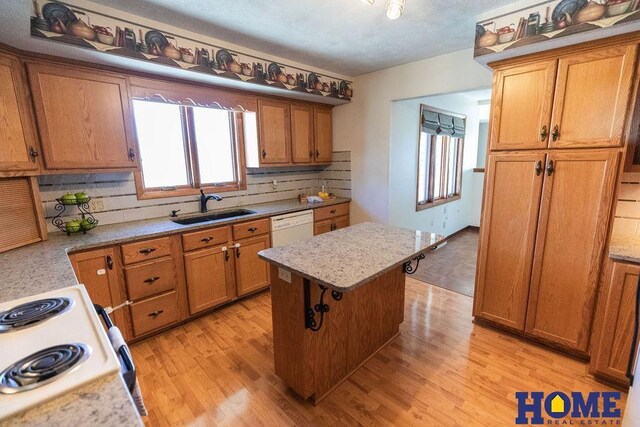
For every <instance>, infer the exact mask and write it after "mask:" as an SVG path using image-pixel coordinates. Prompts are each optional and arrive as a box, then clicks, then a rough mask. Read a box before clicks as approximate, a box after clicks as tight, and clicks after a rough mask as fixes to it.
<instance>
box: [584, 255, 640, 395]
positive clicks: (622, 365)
mask: <svg viewBox="0 0 640 427" xmlns="http://www.w3.org/2000/svg"><path fill="white" fill-rule="evenodd" d="M611 264H612V266H611V268H610V270H611V272H610V275H609V276H608V277H606V278H605V283H603V287H602V290H601V298H600V304H602V305H603V310H602V311H601V313H603V316H602V317H600V319H602V320H601V323H600V327H599V329H600V339H599V340H598V341H597V342H595V343H594V355H593V356H594V357H593V359H592V364H593V365H594V366H593V371H594V373H595V374H596V375H602V376H604V377H607V378H610V379H613V380H614V381H617V382H618V383H620V384H628V383H629V380H628V379H627V377H626V373H627V364H628V362H629V355H630V354H631V353H630V352H631V345H632V344H633V343H632V338H633V328H634V325H635V318H636V316H637V314H636V307H635V301H636V292H638V277H639V276H640V265H637V264H625V263H621V262H611ZM598 310H599V311H600V308H598Z"/></svg>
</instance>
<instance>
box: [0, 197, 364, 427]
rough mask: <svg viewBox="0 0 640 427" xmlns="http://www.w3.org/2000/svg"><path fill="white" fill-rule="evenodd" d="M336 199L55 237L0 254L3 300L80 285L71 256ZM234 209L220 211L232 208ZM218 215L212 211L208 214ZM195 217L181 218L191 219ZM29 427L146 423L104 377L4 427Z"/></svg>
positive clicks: (118, 381)
mask: <svg viewBox="0 0 640 427" xmlns="http://www.w3.org/2000/svg"><path fill="white" fill-rule="evenodd" d="M349 201H351V199H348V198H336V199H332V200H327V201H325V202H323V203H314V204H308V203H301V202H299V201H298V200H297V199H292V200H281V201H276V202H269V203H261V204H255V205H245V206H242V208H243V209H249V210H253V211H255V212H256V213H255V214H250V215H244V216H242V217H236V218H227V219H221V220H215V221H207V222H202V223H198V224H190V225H179V224H176V223H174V222H171V220H170V219H169V218H168V217H166V218H157V219H151V220H144V221H134V222H128V223H123V224H115V225H107V226H99V227H97V228H95V229H94V230H91V231H90V232H89V233H87V234H86V235H84V234H75V235H71V236H67V235H66V234H64V233H51V234H49V240H47V241H45V242H40V243H34V244H32V245H29V246H24V247H22V248H18V249H13V250H11V251H8V252H4V253H0V278H1V280H2V285H0V302H5V301H9V300H13V299H18V298H22V297H27V296H31V295H35V294H39V293H42V292H48V291H52V290H55V289H60V288H65V287H67V286H72V285H76V284H78V281H77V279H76V276H75V274H74V272H73V269H72V267H71V263H70V261H69V257H68V255H67V254H68V253H70V252H76V251H80V250H87V249H93V248H98V247H104V246H110V245H116V244H120V243H123V242H128V241H133V240H140V239H149V238H153V237H158V236H163V235H169V234H175V233H182V232H186V231H193V230H198V229H204V228H209V227H214V226H221V225H229V224H234V223H239V222H246V221H251V220H254V219H259V218H267V217H271V216H274V215H280V214H285V213H290V212H297V211H303V210H307V209H315V208H319V207H323V206H329V205H335V204H340V203H347V202H349ZM230 209H232V208H227V209H222V210H230ZM212 212H215V210H210V212H209V213H212ZM198 215H201V214H194V215H181V216H180V218H189V217H192V216H198ZM15 424H29V425H51V424H57V425H100V424H106V425H127V426H129V425H142V420H141V419H140V417H139V416H138V413H137V411H136V409H135V407H134V406H133V402H132V400H131V397H130V395H129V392H128V390H127V389H126V386H125V384H124V381H123V380H122V377H121V376H120V375H115V376H114V375H111V376H106V377H103V378H101V379H98V380H96V381H93V382H91V383H89V384H86V385H85V386H83V387H80V388H78V389H76V390H74V391H72V392H70V393H68V394H66V395H64V396H61V397H58V398H55V399H53V400H51V401H48V402H46V403H44V404H42V405H40V406H38V407H36V408H33V409H30V410H28V411H26V412H24V413H22V414H20V415H18V416H16V417H13V418H12V419H10V420H2V421H0V426H4V425H15Z"/></svg>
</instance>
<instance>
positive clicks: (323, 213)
mask: <svg viewBox="0 0 640 427" xmlns="http://www.w3.org/2000/svg"><path fill="white" fill-rule="evenodd" d="M342 215H349V203H342V204H339V205H333V206H325V207H324V208H317V209H316V210H315V211H314V213H313V219H314V221H322V220H323V219H327V218H335V217H337V216H342Z"/></svg>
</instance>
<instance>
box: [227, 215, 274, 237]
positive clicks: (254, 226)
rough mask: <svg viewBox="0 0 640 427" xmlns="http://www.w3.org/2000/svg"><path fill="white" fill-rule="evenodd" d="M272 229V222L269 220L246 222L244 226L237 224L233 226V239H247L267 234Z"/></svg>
mask: <svg viewBox="0 0 640 427" xmlns="http://www.w3.org/2000/svg"><path fill="white" fill-rule="evenodd" d="M270 228H271V220H270V219H269V218H265V219H259V220H257V221H251V222H245V223H243V224H236V225H234V226H233V239H234V240H239V239H244V238H247V237H252V236H259V235H261V234H267V233H268V232H269V229H270Z"/></svg>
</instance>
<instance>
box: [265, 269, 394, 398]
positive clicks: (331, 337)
mask: <svg viewBox="0 0 640 427" xmlns="http://www.w3.org/2000/svg"><path fill="white" fill-rule="evenodd" d="M272 270H273V272H272V281H271V283H272V291H271V292H272V293H271V297H272V311H273V334H274V335H273V342H274V354H275V369H276V374H277V375H278V376H279V377H280V378H282V379H283V380H284V382H285V383H286V384H287V385H288V386H289V387H291V389H293V390H294V391H295V392H296V393H297V394H299V395H300V396H301V397H303V398H305V399H307V398H309V397H313V401H314V402H315V403H317V402H319V401H320V400H321V399H322V398H323V397H325V396H326V395H327V394H328V393H329V392H330V391H331V390H333V388H335V387H336V386H337V385H339V384H340V383H341V382H342V381H344V380H345V379H346V378H348V377H349V376H350V375H351V374H352V373H353V371H354V370H356V369H357V368H358V367H359V366H361V365H362V364H363V363H364V362H365V361H367V360H368V359H369V358H370V357H371V356H373V355H374V354H375V353H376V352H377V351H378V350H380V348H381V347H383V346H384V345H385V344H386V343H388V342H389V341H390V340H391V339H392V338H393V337H395V336H396V335H397V334H398V333H399V326H400V323H402V321H403V318H404V290H405V277H404V272H403V269H402V267H398V268H396V269H394V270H392V271H390V272H388V273H386V274H384V275H383V276H381V277H378V278H376V279H373V280H372V281H371V282H369V283H367V284H365V285H363V286H361V287H359V288H357V289H355V290H353V291H348V292H344V293H343V297H342V299H341V300H340V301H335V300H334V299H333V298H332V297H331V292H330V291H327V292H326V293H325V297H324V302H325V303H327V304H329V307H330V309H329V311H328V312H327V313H326V314H325V317H324V323H323V325H322V328H321V329H320V330H319V331H317V332H313V331H311V330H309V329H305V328H304V293H303V290H304V286H303V280H302V278H300V277H299V276H295V275H292V283H287V282H285V281H283V280H282V279H280V278H279V277H278V273H277V270H278V269H277V268H273V269H272ZM320 294H321V290H320V288H319V287H318V285H317V284H316V283H312V284H311V302H312V304H313V305H315V304H317V303H318V302H319V301H320ZM316 320H317V321H319V316H318V314H316Z"/></svg>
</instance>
